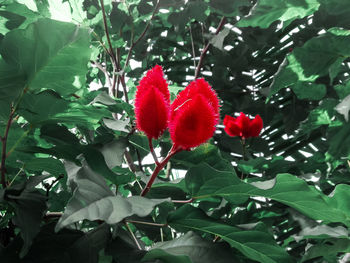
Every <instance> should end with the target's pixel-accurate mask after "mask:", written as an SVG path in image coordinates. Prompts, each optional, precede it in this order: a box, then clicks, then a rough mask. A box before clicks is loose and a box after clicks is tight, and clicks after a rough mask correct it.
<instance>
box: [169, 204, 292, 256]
mask: <svg viewBox="0 0 350 263" xmlns="http://www.w3.org/2000/svg"><path fill="white" fill-rule="evenodd" d="M168 222H169V224H170V226H171V227H174V228H175V229H178V230H180V231H184V230H196V231H200V232H204V233H208V234H212V235H214V236H215V235H216V236H219V237H220V238H221V239H223V240H224V241H226V242H227V243H229V244H230V246H231V247H234V248H236V249H238V250H239V251H240V252H241V253H242V254H244V255H245V256H247V257H248V258H250V259H253V260H255V261H258V262H262V263H265V262H266V263H277V262H281V261H282V262H293V260H292V258H291V257H290V256H289V255H288V254H287V252H285V251H284V249H283V248H281V247H279V246H278V245H277V244H276V242H275V241H274V239H273V237H272V235H271V234H269V233H267V232H264V231H262V230H260V229H259V228H256V229H249V230H247V229H244V230H243V229H239V228H237V227H233V226H230V225H225V224H221V223H218V222H217V221H215V220H212V219H210V218H209V217H208V216H206V215H205V214H204V213H203V212H202V211H201V210H200V209H198V208H194V207H192V206H190V205H184V206H182V207H181V208H180V209H178V210H176V211H175V213H172V214H170V216H169V218H168Z"/></svg>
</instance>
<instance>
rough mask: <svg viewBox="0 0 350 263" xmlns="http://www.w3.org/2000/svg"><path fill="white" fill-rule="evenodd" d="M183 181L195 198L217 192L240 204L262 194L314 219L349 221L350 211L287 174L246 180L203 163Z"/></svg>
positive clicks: (212, 195)
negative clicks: (249, 182)
mask: <svg viewBox="0 0 350 263" xmlns="http://www.w3.org/2000/svg"><path fill="white" fill-rule="evenodd" d="M186 185H187V188H188V189H189V191H190V193H191V195H192V197H193V198H194V199H202V198H210V197H214V196H220V197H223V198H225V199H226V200H227V201H229V202H232V203H235V204H240V203H243V202H245V201H246V200H247V199H248V198H249V197H251V196H262V197H266V198H270V199H272V200H275V201H277V202H280V203H282V204H285V205H287V206H290V207H292V208H294V209H296V210H298V211H299V212H301V213H303V214H304V215H306V216H309V217H310V218H313V219H315V220H324V221H326V222H342V223H344V224H345V225H348V224H349V222H348V221H347V218H349V214H347V213H346V212H345V211H344V210H343V209H341V208H339V207H336V206H329V205H328V200H329V197H328V196H326V195H324V194H322V193H321V192H319V191H317V190H316V189H315V188H314V187H311V186H309V185H308V184H307V183H306V182H305V181H304V180H302V179H299V178H298V177H296V176H293V175H290V174H279V175H278V176H277V177H276V178H275V179H272V180H268V181H261V182H255V183H254V184H248V183H245V182H243V181H241V180H239V179H238V178H237V176H236V175H234V174H232V173H230V172H221V171H217V170H215V169H213V168H211V167H209V166H208V165H206V164H202V165H199V166H197V167H193V168H191V169H190V170H189V171H188V173H187V175H186Z"/></svg>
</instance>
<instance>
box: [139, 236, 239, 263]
mask: <svg viewBox="0 0 350 263" xmlns="http://www.w3.org/2000/svg"><path fill="white" fill-rule="evenodd" d="M155 259H161V260H162V261H163V262H164V263H180V262H181V263H211V262H218V263H225V262H234V256H233V253H232V252H231V251H230V250H229V249H227V248H225V246H223V245H222V244H215V243H213V242H210V241H208V240H204V239H202V238H201V237H200V236H198V235H196V234H195V233H193V232H192V231H189V232H187V233H186V234H185V235H184V236H182V237H180V238H177V239H174V240H171V241H165V242H159V243H156V244H154V246H153V247H152V248H151V249H150V250H149V251H148V252H147V254H146V255H145V256H144V257H143V259H142V261H149V260H155Z"/></svg>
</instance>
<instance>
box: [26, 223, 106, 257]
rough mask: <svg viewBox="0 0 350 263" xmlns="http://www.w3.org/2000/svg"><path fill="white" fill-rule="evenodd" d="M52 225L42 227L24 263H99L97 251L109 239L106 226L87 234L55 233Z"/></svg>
mask: <svg viewBox="0 0 350 263" xmlns="http://www.w3.org/2000/svg"><path fill="white" fill-rule="evenodd" d="M54 224H55V222H52V223H49V224H46V225H44V226H43V227H42V229H41V231H40V233H39V234H38V236H37V237H36V239H35V240H34V243H33V246H32V247H31V249H30V251H29V253H28V254H27V255H26V257H25V258H24V260H25V261H26V262H37V263H45V262H55V263H56V262H66V263H74V262H88V263H98V262H99V260H98V256H99V251H100V250H101V249H103V248H104V247H105V246H106V243H107V242H108V241H109V240H110V238H111V233H110V228H109V226H108V225H107V224H101V225H100V226H98V227H96V228H95V229H92V230H90V231H88V232H87V233H84V232H81V231H77V230H71V229H62V230H61V231H60V232H59V233H55V232H54Z"/></svg>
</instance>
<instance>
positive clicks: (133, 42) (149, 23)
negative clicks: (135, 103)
mask: <svg viewBox="0 0 350 263" xmlns="http://www.w3.org/2000/svg"><path fill="white" fill-rule="evenodd" d="M159 5H160V0H159V1H157V4H156V6H155V7H154V10H153V13H152V15H151V18H150V19H149V20H148V22H147V25H146V26H145V28H144V30H143V32H142V33H141V35H140V36H139V37H138V38H137V39H136V41H134V32H132V34H131V44H130V48H129V51H128V55H127V57H126V60H125V64H124V68H123V70H122V76H121V77H120V82H121V84H122V87H123V92H124V96H125V101H126V102H127V103H129V98H128V95H127V90H126V84H125V70H126V68H127V67H128V65H129V62H130V59H131V54H132V50H133V49H134V47H135V46H136V45H137V43H139V42H140V41H141V39H142V38H143V37H144V36H145V35H146V33H147V31H148V29H149V27H150V25H151V22H152V20H153V18H154V16H155V14H156V13H157V11H158V9H159Z"/></svg>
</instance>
